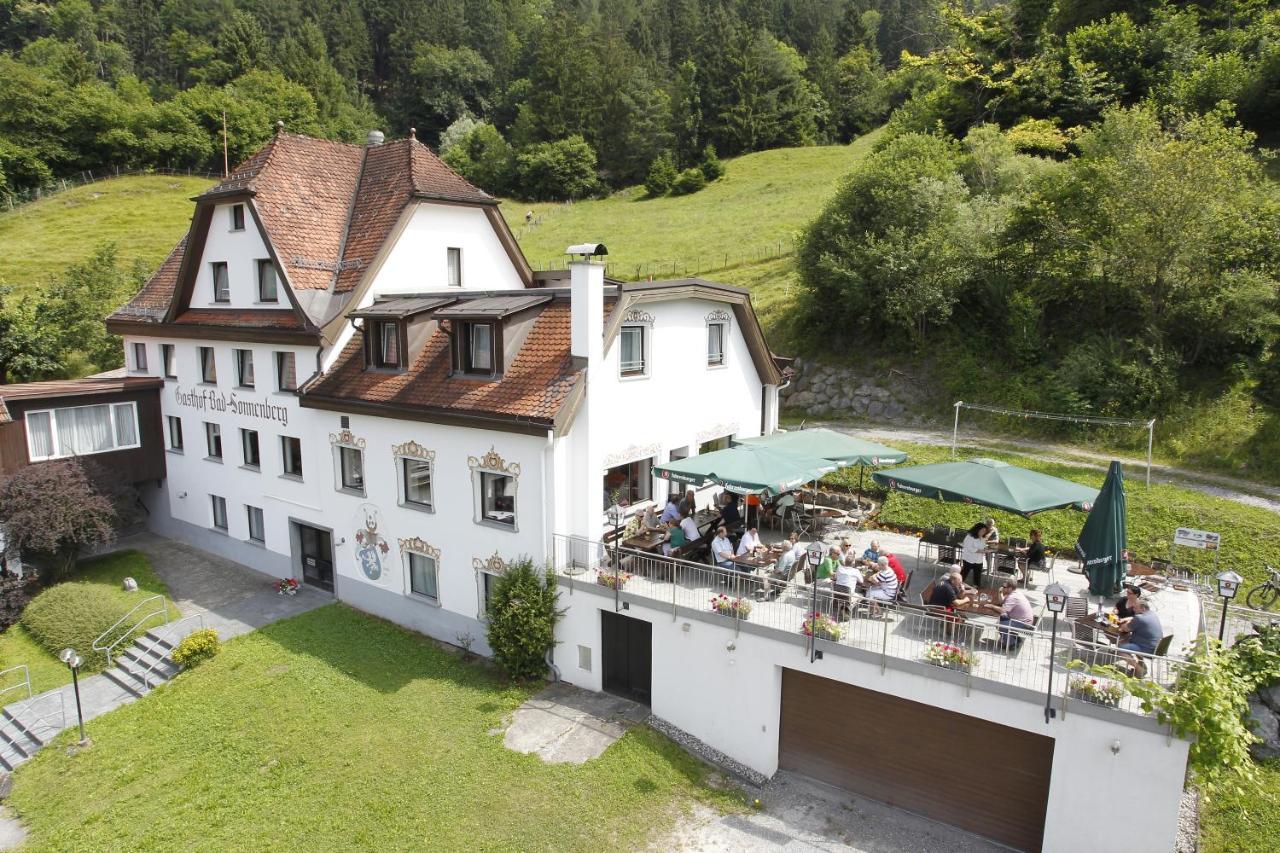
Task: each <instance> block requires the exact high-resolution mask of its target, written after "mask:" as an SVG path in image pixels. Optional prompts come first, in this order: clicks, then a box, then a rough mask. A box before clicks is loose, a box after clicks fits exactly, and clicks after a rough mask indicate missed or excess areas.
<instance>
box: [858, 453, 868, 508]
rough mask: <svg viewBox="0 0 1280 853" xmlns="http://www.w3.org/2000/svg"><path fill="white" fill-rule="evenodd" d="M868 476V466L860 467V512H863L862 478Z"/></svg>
mask: <svg viewBox="0 0 1280 853" xmlns="http://www.w3.org/2000/svg"><path fill="white" fill-rule="evenodd" d="M866 474H867V466H866V465H859V466H858V512H862V478H863V477H865V476H866Z"/></svg>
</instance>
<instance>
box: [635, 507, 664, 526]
mask: <svg viewBox="0 0 1280 853" xmlns="http://www.w3.org/2000/svg"><path fill="white" fill-rule="evenodd" d="M640 526H641V527H642V528H643V529H645V530H662V529H663V528H665V527H666V526H667V525H666V524H664V523H662V522H661V521H659V520H658V508H657V507H656V506H653V505H652V504H650V505H649V506H648V507H647V508H646V509H645V511H644V518H643V519H642V520H641V521H640Z"/></svg>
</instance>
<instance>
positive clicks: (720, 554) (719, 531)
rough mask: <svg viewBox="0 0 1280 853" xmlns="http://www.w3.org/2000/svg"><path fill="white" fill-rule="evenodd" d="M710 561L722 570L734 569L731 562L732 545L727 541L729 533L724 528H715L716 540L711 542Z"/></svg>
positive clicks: (733, 564)
mask: <svg viewBox="0 0 1280 853" xmlns="http://www.w3.org/2000/svg"><path fill="white" fill-rule="evenodd" d="M711 560H712V562H714V563H715V564H716V565H717V566H719V567H720V568H722V569H736V568H737V564H735V563H734V562H733V543H732V542H730V541H729V531H728V529H726V528H725V527H724V526H720V527H717V528H716V538H715V539H712V540H711Z"/></svg>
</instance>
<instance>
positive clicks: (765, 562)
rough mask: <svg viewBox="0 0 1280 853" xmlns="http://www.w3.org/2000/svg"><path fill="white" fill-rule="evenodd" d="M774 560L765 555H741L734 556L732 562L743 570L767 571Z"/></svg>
mask: <svg viewBox="0 0 1280 853" xmlns="http://www.w3.org/2000/svg"><path fill="white" fill-rule="evenodd" d="M776 561H777V560H776V558H775V557H773V556H771V555H769V554H768V553H765V554H759V555H757V554H742V555H740V556H735V557H734V558H733V562H734V563H735V564H736V565H738V566H741V567H742V568H744V569H766V570H767V569H769V568H770V567H772V566H773V564H774V563H775V562H776Z"/></svg>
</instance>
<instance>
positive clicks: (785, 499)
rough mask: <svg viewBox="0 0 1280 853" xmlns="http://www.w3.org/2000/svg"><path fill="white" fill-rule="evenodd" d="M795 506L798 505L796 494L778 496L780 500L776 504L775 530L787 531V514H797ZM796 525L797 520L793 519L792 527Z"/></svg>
mask: <svg viewBox="0 0 1280 853" xmlns="http://www.w3.org/2000/svg"><path fill="white" fill-rule="evenodd" d="M795 507H796V496H795V495H792V494H786V495H783V496H782V497H780V498H778V502H777V503H776V504H774V513H773V523H774V529H775V530H780V531H782V532H783V533H786V532H787V516H788V515H792V516H794V515H795ZM794 526H795V522H794V520H793V521H792V527H794Z"/></svg>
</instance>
